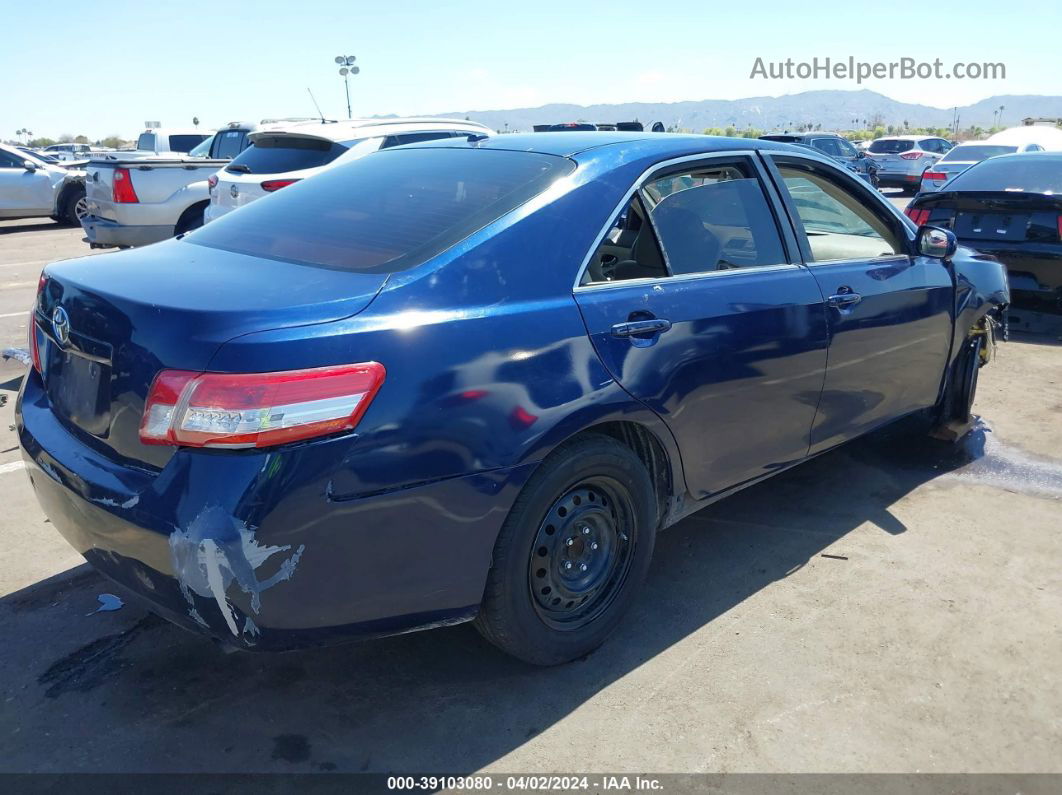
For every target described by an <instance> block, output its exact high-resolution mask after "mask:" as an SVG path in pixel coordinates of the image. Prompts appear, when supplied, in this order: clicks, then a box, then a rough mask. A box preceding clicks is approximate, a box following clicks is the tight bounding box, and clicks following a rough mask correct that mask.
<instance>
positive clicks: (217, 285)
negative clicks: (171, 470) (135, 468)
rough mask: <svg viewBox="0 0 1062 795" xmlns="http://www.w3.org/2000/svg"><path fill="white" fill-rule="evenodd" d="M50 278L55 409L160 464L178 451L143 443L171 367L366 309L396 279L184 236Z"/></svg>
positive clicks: (43, 319)
mask: <svg viewBox="0 0 1062 795" xmlns="http://www.w3.org/2000/svg"><path fill="white" fill-rule="evenodd" d="M44 276H45V278H46V282H45V285H44V289H43V290H42V291H41V293H40V296H39V297H38V301H37V312H36V321H37V339H38V346H39V350H40V356H41V361H42V369H43V379H44V384H45V390H46V391H47V393H48V396H49V400H50V402H51V408H52V411H53V412H54V413H55V414H56V416H57V417H58V418H59V419H60V420H61V421H63V422H64V424H66V425H67V426H68V427H69V428H70V429H71V430H73V431H74V432H75V433H76V434H77V435H78V436H79V437H80V438H82V439H83V440H84V441H85V442H86V443H88V444H91V445H92V446H94V447H95V448H97V449H100V450H102V451H104V452H107V453H108V454H113V455H115V456H117V457H119V458H121V459H124V460H126V461H128V462H129V463H137V464H142V465H146V466H147V467H149V468H159V467H162V466H163V465H165V463H166V461H167V460H168V459H169V457H170V455H172V453H173V448H170V447H159V446H151V445H142V444H141V443H140V440H139V428H140V420H141V416H142V413H143V406H144V400H145V399H146V397H147V392H148V389H149V387H150V385H151V382H152V380H153V379H154V377H155V375H156V374H157V373H158V372H159V370H162V369H177V370H197V371H198V370H206V369H208V368H209V365H210V361H211V359H212V358H213V356H214V353H215V352H216V351H217V350H218V348H219V347H221V345H223V344H224V343H225V342H227V341H229V340H231V339H233V338H235V337H238V336H241V335H243V334H248V333H251V332H255V331H264V330H269V329H276V328H285V327H292V326H302V325H309V324H318V323H326V322H330V321H335V320H340V319H342V318H345V317H349V316H351V315H354V314H357V313H358V312H360V311H362V310H363V309H364V308H365V307H366V306H368V305H369V303H371V302H372V300H373V298H375V296H376V294H377V293H378V292H379V290H380V288H381V287H382V286H383V284H384V282H385V281H386V279H387V275H386V274H366V273H356V272H344V271H338V270H330V269H326V268H320V267H313V266H308V265H299V264H295V263H291V262H285V261H279V260H272V259H264V258H257V257H251V256H247V255H244V254H237V253H233V252H228V251H222V250H219V249H214V248H208V247H205V246H199V245H192V244H190V243H188V242H185V241H180V240H172V241H166V242H164V243H158V244H156V245H154V246H149V247H146V248H142V249H137V250H132V251H123V252H118V253H114V254H106V255H103V256H99V257H92V258H91V259H88V258H85V259H81V260H69V261H66V262H59V263H55V264H53V265H49V266H48V267H47V268H46V269H45V271H44ZM60 310H61V311H60ZM278 369H285V368H283V367H278Z"/></svg>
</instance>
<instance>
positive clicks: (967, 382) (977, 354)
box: [945, 335, 984, 423]
mask: <svg viewBox="0 0 1062 795" xmlns="http://www.w3.org/2000/svg"><path fill="white" fill-rule="evenodd" d="M983 345H984V339H983V338H982V337H981V336H980V335H977V336H975V337H968V338H967V339H966V341H965V342H964V343H963V346H962V352H961V353H960V354H959V358H958V360H957V361H956V362H955V373H954V376H955V377H954V379H953V381H952V383H951V385H950V387H949V389H948V398H949V400H948V402H947V405H946V412H947V413H946V415H945V419H947V420H951V421H954V422H963V423H965V422H969V421H970V419H971V417H972V416H973V414H972V410H973V404H974V400H975V399H976V397H977V381H978V378H979V373H980V372H981V347H982V346H983Z"/></svg>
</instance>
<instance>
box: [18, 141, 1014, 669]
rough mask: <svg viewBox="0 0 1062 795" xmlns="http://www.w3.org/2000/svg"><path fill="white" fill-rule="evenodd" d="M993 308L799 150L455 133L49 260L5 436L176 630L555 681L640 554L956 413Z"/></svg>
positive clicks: (994, 300) (968, 256)
mask: <svg viewBox="0 0 1062 795" xmlns="http://www.w3.org/2000/svg"><path fill="white" fill-rule="evenodd" d="M1008 300H1009V299H1008V293H1007V282H1006V275H1005V273H1004V270H1003V268H1002V266H1001V265H1000V263H999V262H997V261H996V260H995V259H993V258H991V257H987V256H981V255H979V254H977V253H976V252H974V251H971V250H969V249H964V248H956V242H955V238H954V237H953V235H952V234H951V232H950V231H948V230H943V229H937V228H933V227H929V226H925V227H922V228H918V227H916V226H915V225H914V224H913V222H911V221H910V220H909V219H907V218H905V217H904V216H902V215H901V214H900V213H898V212H897V211H896V210H895V209H894V208H893V207H892V206H891V205H890V204H889V203H888V202H887V201H886V200H885V199H884V198H882V197H881V196H880V195H878V193H877V192H876V191H874V190H872V189H871V188H870V187H869V186H868V185H867V184H866V183H865V182H863V181H861V180H859V179H858V178H856V177H854V176H853V175H852V174H851V173H849V172H848V171H847V170H846V169H844V168H842V167H839V166H838V165H837V164H835V163H834V162H832V161H831V160H830V159H828V158H825V157H822V156H821V155H817V154H815V153H813V152H810V151H809V150H807V149H806V148H797V147H793V146H789V145H786V144H779V143H773V142H767V141H750V140H743V139H742V140H738V139H726V138H711V137H703V136H679V135H660V134H652V133H644V134H639V133H614V132H610V133H582V132H580V133H570V134H569V133H545V134H536V135H527V136H522V135H504V136H497V137H495V138H491V139H487V140H477V139H476V138H475V137H471V138H470V139H468V140H466V139H463V138H461V139H447V140H445V141H436V142H432V143H426V144H422V145H415V146H409V147H401V148H396V149H393V150H388V151H385V152H380V153H378V154H375V155H372V156H371V157H367V158H363V159H362V160H358V161H356V162H353V163H351V164H350V165H348V166H345V167H343V168H339V169H335V170H333V171H331V172H328V173H325V174H321V175H320V176H318V177H315V178H314V179H312V180H306V181H305V182H302V183H299V184H296V185H292V186H291V187H288V188H285V189H284V190H283V191H281V192H280V193H278V194H276V195H274V196H271V197H270V198H269V199H267V200H263V201H261V202H256V203H254V204H253V205H250V206H248V207H246V208H244V209H242V210H241V211H240V212H237V213H232V214H231V215H229V216H226V217H225V218H222V219H221V220H219V221H217V222H215V223H213V224H210V225H209V226H207V227H205V228H202V229H199V230H196V231H194V232H192V233H190V234H187V235H184V236H182V237H181V238H180V239H175V240H171V241H167V242H163V243H159V244H157V245H153V246H149V247H147V248H143V249H137V250H133V251H125V252H119V253H112V254H107V255H104V256H101V257H94V258H92V259H91V260H74V261H68V262H60V263H55V264H52V265H50V266H48V267H47V268H46V269H45V271H44V273H43V275H42V277H41V281H40V288H39V292H38V296H37V299H36V304H35V307H34V309H33V314H32V323H31V340H30V341H31V347H32V356H33V364H32V367H31V368H30V370H29V372H28V375H27V377H26V378H25V380H24V385H23V387H22V391H21V393H20V395H19V400H18V406H17V427H18V433H19V439H20V443H21V446H22V451H23V455H24V458H25V460H26V463H27V470H28V472H29V476H30V479H31V480H32V483H33V486H34V488H35V490H36V493H37V496H38V498H39V500H40V502H41V504H42V506H43V508H44V510H45V512H46V513H47V515H48V516H49V517H50V518H51V520H52V522H53V523H54V526H55V527H56V529H57V530H58V531H59V532H60V533H62V534H63V536H64V537H65V538H66V539H67V540H68V541H69V542H70V543H71V544H72V545H73V546H74V547H76V548H77V550H78V551H79V552H81V553H82V554H83V555H84V556H85V558H86V559H87V560H88V561H89V562H90V563H91V564H92V565H93V566H95V567H96V568H97V569H98V570H99V571H101V572H102V573H103V574H105V575H106V576H107V577H109V578H111V579H113V580H114V581H116V582H118V583H120V584H121V585H123V586H125V587H126V588H127V589H128V590H129V591H131V592H133V593H134V594H138V595H139V596H140V597H142V598H143V599H144V600H146V602H148V603H149V604H150V605H151V606H152V608H153V609H154V610H156V611H157V612H158V613H160V614H162V615H164V616H166V617H167V618H169V619H170V620H172V621H173V622H175V623H177V624H179V625H181V626H184V627H186V628H189V629H192V630H197V631H201V632H204V633H207V634H209V635H210V636H212V637H214V638H216V639H217V640H219V641H221V642H222V643H224V644H226V645H228V646H230V647H236V648H244V649H263V650H264V649H290V648H294V647H299V646H306V645H312V644H319V643H326V642H331V641H335V640H337V639H343V638H353V637H366V636H372V635H381V634H387V633H396V632H405V631H408V630H412V629H421V628H427V627H433V626H439V625H443V624H451V623H455V622H461V621H469V620H473V621H474V622H475V625H476V626H477V627H478V628H479V630H480V631H481V632H482V633H483V634H484V635H485V636H486V637H487V638H488V639H489V640H490V641H492V642H493V643H495V644H496V645H497V646H499V647H501V648H502V649H504V650H505V651H507V652H509V653H510V654H513V655H515V656H517V657H519V658H522V659H524V660H527V661H530V662H532V663H536V664H556V663H561V662H564V661H567V660H571V659H574V658H576V657H579V656H581V655H584V654H586V653H587V652H589V651H591V650H593V649H594V648H596V647H597V646H598V645H599V644H601V643H602V642H603V641H604V639H605V638H606V636H607V635H608V634H609V632H611V631H612V630H613V629H614V627H615V626H616V625H617V623H618V622H619V621H620V620H621V618H622V616H623V614H624V611H625V610H626V609H627V608H628V607H629V605H630V604H631V602H632V600H633V599H634V597H635V594H636V592H637V590H638V587H639V585H640V583H641V582H642V580H643V578H644V577H645V574H646V571H647V569H648V567H649V562H650V558H651V555H652V551H653V542H654V537H655V535H656V533H657V532H658V531H660V530H662V529H664V528H666V527H667V526H669V525H671V524H674V523H675V522H677V521H678V520H679V519H681V518H682V517H684V516H686V515H688V514H690V513H691V512H693V511H696V510H698V509H699V508H702V507H704V506H705V505H707V504H709V503H711V502H713V501H716V500H719V499H720V498H722V497H725V496H726V495H728V494H730V493H732V492H734V491H735V490H737V489H740V488H743V487H745V486H748V485H750V484H752V483H756V482H757V481H760V480H762V479H764V478H766V477H768V476H770V475H772V474H775V473H777V472H780V471H782V470H784V469H787V468H788V467H791V466H794V465H796V464H799V463H800V462H802V461H806V460H807V459H809V458H810V457H812V456H816V455H818V454H819V453H822V452H824V451H826V450H829V449H830V448H832V447H835V446H836V445H839V444H841V443H843V442H845V441H848V440H850V439H852V438H855V437H857V436H860V435H861V434H864V433H867V432H868V431H870V430H872V429H874V428H877V427H879V426H882V425H885V424H886V423H890V422H893V421H894V420H897V419H898V418H901V417H904V416H907V415H912V414H916V413H923V414H926V415H928V416H930V417H932V418H933V419H934V420H935V421H936V422H938V423H947V422H952V421H958V422H962V421H964V420H966V419H967V418H968V416H969V411H970V404H971V402H972V400H973V396H974V390H975V388H976V383H977V373H978V368H979V367H980V365H981V364H982V363H983V362H984V361H987V359H988V357H989V353H990V349H991V345H992V343H993V340H994V338H995V334H996V332H997V330H999V329H1000V327H1001V323H1002V322H1003V320H1004V312H1005V309H1006V305H1007V303H1008ZM706 587H711V585H710V584H707V585H706Z"/></svg>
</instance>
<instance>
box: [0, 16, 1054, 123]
mask: <svg viewBox="0 0 1062 795" xmlns="http://www.w3.org/2000/svg"><path fill="white" fill-rule="evenodd" d="M46 5H47V13H45V14H42V15H38V14H35V13H29V14H27V13H26V12H25V11H23V10H21V9H24V8H25V6H24V4H22V3H18V4H16V3H15V0H0V8H3V9H5V11H7V13H5V15H4V16H5V20H6V24H5V27H6V32H5V34H4V36H3V44H2V47H0V75H3V76H4V78H5V79H4V81H3V84H4V89H3V92H2V97H0V138H4V139H6V138H11V137H13V136H14V133H15V131H16V130H18V129H21V128H27V129H29V130H31V131H33V132H34V133H35V134H36V135H37V136H42V135H43V136H48V137H51V138H58V137H59V136H60V135H61V134H64V133H68V134H71V135H79V134H84V135H87V136H89V137H90V138H91V139H93V140H96V139H98V138H101V137H103V136H106V135H111V134H118V135H120V136H122V137H125V138H132V137H135V135H136V134H137V133H138V132H139V131H140V130H141V129H142V125H143V123H144V122H145V121H148V120H152V121H160V122H161V123H162V124H163V125H164V126H185V125H190V123H191V120H192V118H193V116H198V118H199V119H200V120H201V122H202V125H203V126H205V127H216V126H218V125H221V124H224V123H226V122H228V121H233V120H237V119H239V120H256V119H260V118H263V117H269V116H305V115H313V114H314V107H313V103H312V102H311V99H310V96H309V94H308V92H307V88H309V89H311V90H312V91H313V94H314V95H315V97H316V98H317V101H318V103H319V104H320V106H321V110H322V112H323V113H324V114H325V115H326V116H328V117H332V118H344V117H345V116H346V100H345V97H344V88H343V79H342V78H341V77H340V76H339V74H338V72H337V70H338V67H337V66H336V64H335V63H334V61H333V59H334V57H335V56H336V55H354V56H356V58H357V64H358V66H359V67H360V68H361V73H360V74H359V75H357V76H356V77H354V78H352V79H351V80H350V93H351V104H352V106H353V112H354V115H355V116H359V115H360V116H369V115H375V114H387V113H397V114H403V115H405V114H430V113H441V112H455V111H465V110H493V109H500V108H517V107H529V106H537V105H542V104H546V103H551V102H570V103H575V104H580V105H586V104H593V103H617V102H630V101H638V102H674V101H681V100H702V99H739V98H742V97H752V96H765V95H766V96H779V95H783V94H794V93H799V92H801V91H808V90H813V89H823V88H828V89H859V88H868V89H871V90H873V91H879V92H881V93H883V94H885V95H887V96H890V97H892V98H894V99H898V100H901V101H904V102H917V103H921V104H926V105H933V106H936V107H948V108H950V107H952V106H954V105H965V104H969V103H972V102H976V101H978V100H981V99H984V98H986V97H990V96H994V95H998V94H1062V55H1060V51H1059V46H1058V43H1057V40H1058V35H1059V30H1062V2H1059V0H1013V1H1012V2H1008V3H1000V2H999V0H958V1H957V2H953V3H935V4H934V3H918V2H910V3H896V2H881V0H875V2H852V1H851V0H847V1H845V0H842V1H841V2H837V3H828V4H820V3H816V4H797V3H793V2H792V0H785V1H784V2H777V1H776V0H760V1H759V2H755V3H751V2H729V3H723V4H720V3H710V2H705V0H700V1H699V2H694V1H691V0H667V2H659V1H657V2H647V1H646V0H638V1H637V2H627V0H610V1H609V2H596V1H595V2H579V1H578V0H567V2H555V1H554V0H536V2H533V3H529V2H497V0H494V2H488V1H487V0H478V1H475V2H472V1H470V0H453V1H452V2H446V1H445V0H428V1H427V2H425V1H423V0H405V2H398V3H388V2H386V0H383V1H382V2H381V0H374V1H373V2H362V1H361V0H312V2H305V3H298V2H292V0H284V2H275V1H274V0H257V1H256V2H253V3H249V2H240V0H236V2H231V3H220V2H216V0H215V1H214V2H210V3H206V2H204V3H199V2H196V0H189V1H188V2H183V3H178V4H174V3H144V2H142V0H135V2H134V1H133V0H76V1H75V2H70V1H69V0H50V2H48V3H47V4H46ZM812 7H814V8H816V9H829V10H830V12H831V13H830V15H829V16H824V15H823V14H821V13H817V12H816V13H810V12H809V11H806V10H805V8H812ZM757 57H758V58H762V59H763V61H764V63H765V64H766V63H771V62H779V61H785V60H786V59H788V58H792V59H793V60H794V62H800V61H810V60H811V59H812V58H814V57H818V58H819V59H820V61H821V60H822V59H824V58H827V57H829V58H831V59H833V60H834V61H838V60H847V59H848V58H849V57H854V58H855V59H856V60H860V61H866V62H879V61H880V62H886V63H887V62H890V61H898V60H900V59H901V58H904V57H910V58H914V59H916V60H927V61H931V60H933V59H935V58H939V59H941V61H942V62H943V63H944V68H945V70H950V68H951V66H952V64H954V63H956V62H964V63H969V62H977V63H981V62H992V63H1003V64H1005V67H1006V78H1005V79H981V80H957V79H950V80H944V79H913V80H899V79H894V80H889V79H883V80H875V79H870V80H867V81H865V82H863V83H862V84H858V83H857V82H856V81H855V80H854V79H829V80H825V79H808V80H801V79H791V80H787V79H781V80H764V79H758V78H752V77H750V75H751V72H752V70H753V67H754V65H755V59H756V58H757Z"/></svg>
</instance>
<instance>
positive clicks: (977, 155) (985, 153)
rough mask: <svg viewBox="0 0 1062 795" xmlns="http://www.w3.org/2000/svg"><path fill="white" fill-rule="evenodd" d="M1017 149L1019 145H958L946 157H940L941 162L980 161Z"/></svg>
mask: <svg viewBox="0 0 1062 795" xmlns="http://www.w3.org/2000/svg"><path fill="white" fill-rule="evenodd" d="M1017 151H1018V147H1016V146H998V145H995V146H987V145H986V146H956V147H955V148H954V149H952V150H951V151H950V152H948V153H947V154H946V155H944V157H942V158H940V162H941V163H943V162H945V161H947V162H949V163H954V162H959V163H980V162H981V161H982V160H984V159H985V158H988V157H995V156H996V155H1008V154H1010V153H1011V152H1017Z"/></svg>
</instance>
